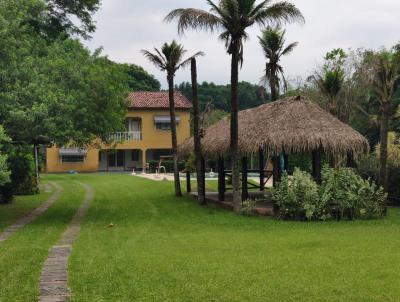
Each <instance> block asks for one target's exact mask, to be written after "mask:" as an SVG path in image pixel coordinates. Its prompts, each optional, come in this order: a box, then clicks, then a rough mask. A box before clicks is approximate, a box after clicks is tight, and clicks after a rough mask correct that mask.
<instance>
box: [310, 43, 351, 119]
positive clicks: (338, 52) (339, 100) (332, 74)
mask: <svg viewBox="0 0 400 302" xmlns="http://www.w3.org/2000/svg"><path fill="white" fill-rule="evenodd" d="M346 58H347V55H346V53H345V52H344V50H343V49H341V48H335V49H333V50H332V51H330V52H328V53H327V54H326V55H325V58H324V59H325V63H324V66H323V67H322V72H321V73H319V72H316V73H315V75H313V76H311V77H310V80H313V81H314V83H315V84H316V86H317V87H318V89H319V90H320V92H321V94H322V95H323V96H324V98H325V99H326V102H325V107H326V109H327V110H328V111H329V112H330V113H331V114H332V115H334V116H336V117H337V118H339V119H340V120H342V121H343V122H345V121H346V119H347V117H348V114H347V112H348V110H347V108H345V107H346V105H347V104H346V103H345V102H344V97H343V95H342V91H343V88H344V85H345V82H346V74H345V70H344V64H345V60H346Z"/></svg>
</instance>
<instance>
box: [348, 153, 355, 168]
mask: <svg viewBox="0 0 400 302" xmlns="http://www.w3.org/2000/svg"><path fill="white" fill-rule="evenodd" d="M347 167H348V168H357V165H356V162H355V160H354V155H353V152H350V151H349V152H347Z"/></svg>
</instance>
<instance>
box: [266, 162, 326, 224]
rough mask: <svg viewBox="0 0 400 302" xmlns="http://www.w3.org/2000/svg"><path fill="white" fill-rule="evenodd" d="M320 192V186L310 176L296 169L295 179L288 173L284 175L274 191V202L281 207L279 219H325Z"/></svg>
mask: <svg viewBox="0 0 400 302" xmlns="http://www.w3.org/2000/svg"><path fill="white" fill-rule="evenodd" d="M318 191H319V189H318V185H317V183H316V182H315V181H314V180H313V179H312V178H311V176H310V174H308V173H307V172H303V171H300V170H299V169H295V171H294V173H293V177H289V176H288V175H287V174H286V173H285V174H284V175H283V177H282V180H281V182H280V183H279V185H278V187H277V188H275V189H273V190H272V200H273V201H274V202H275V203H276V204H277V205H278V206H279V217H280V218H282V219H294V220H304V219H307V220H313V219H319V218H325V209H324V205H323V204H321V202H320V198H319V193H318ZM325 219H326V218H325Z"/></svg>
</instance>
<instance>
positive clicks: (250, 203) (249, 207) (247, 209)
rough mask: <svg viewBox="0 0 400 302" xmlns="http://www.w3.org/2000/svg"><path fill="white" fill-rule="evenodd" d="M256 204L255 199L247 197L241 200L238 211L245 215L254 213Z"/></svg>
mask: <svg viewBox="0 0 400 302" xmlns="http://www.w3.org/2000/svg"><path fill="white" fill-rule="evenodd" d="M256 204H257V201H256V200H251V199H248V200H245V201H243V203H242V207H241V208H240V213H241V214H242V215H245V216H253V215H255V209H256Z"/></svg>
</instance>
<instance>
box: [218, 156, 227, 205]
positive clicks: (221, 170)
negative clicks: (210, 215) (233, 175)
mask: <svg viewBox="0 0 400 302" xmlns="http://www.w3.org/2000/svg"><path fill="white" fill-rule="evenodd" d="M218 200H219V201H224V200H225V167H224V159H223V158H222V157H220V158H218Z"/></svg>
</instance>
